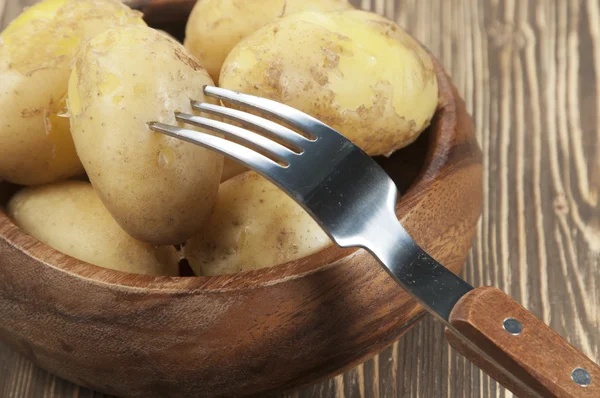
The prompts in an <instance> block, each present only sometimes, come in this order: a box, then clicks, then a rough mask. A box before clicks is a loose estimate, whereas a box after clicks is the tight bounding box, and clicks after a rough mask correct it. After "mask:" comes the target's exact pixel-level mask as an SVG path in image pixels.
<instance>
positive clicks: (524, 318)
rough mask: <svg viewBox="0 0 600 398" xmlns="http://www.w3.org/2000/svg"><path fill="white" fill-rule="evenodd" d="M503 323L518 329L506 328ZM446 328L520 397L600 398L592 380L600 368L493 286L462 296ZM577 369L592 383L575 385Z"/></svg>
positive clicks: (463, 350)
mask: <svg viewBox="0 0 600 398" xmlns="http://www.w3.org/2000/svg"><path fill="white" fill-rule="evenodd" d="M507 321H512V322H513V326H514V325H517V326H518V328H516V329H515V330H511V329H510V328H507V326H506V325H505V324H504V323H505V322H507ZM450 324H451V325H452V326H453V328H448V329H446V338H447V339H448V342H449V343H450V345H451V346H452V347H454V348H455V349H456V350H457V351H459V352H460V353H462V354H463V355H464V356H465V357H466V358H469V359H470V360H471V361H472V362H473V363H474V364H476V365H477V366H479V367H480V368H481V369H483V370H485V371H486V373H487V374H488V375H490V376H492V377H493V378H494V380H496V381H498V382H500V383H502V385H503V386H504V387H506V388H508V389H509V390H510V391H512V392H513V393H515V394H516V395H518V396H519V397H522V398H526V397H529V398H537V397H548V398H553V397H556V398H596V397H600V383H597V382H594V380H600V366H598V365H597V364H596V363H594V362H593V361H591V360H590V359H589V358H587V357H585V355H583V354H582V353H580V352H578V351H577V350H576V349H575V348H574V347H573V346H572V345H571V344H569V342H567V341H566V340H564V339H563V338H562V337H561V336H560V335H558V334H557V333H556V332H554V331H553V330H552V329H550V328H549V327H548V326H547V325H546V324H544V323H543V322H542V321H540V320H539V319H538V318H536V317H535V316H534V315H533V314H531V313H530V312H529V311H527V310H526V309H525V308H523V306H521V305H520V304H519V303H517V302H516V301H514V300H513V299H512V298H511V297H509V296H508V295H507V294H506V293H504V292H503V291H502V290H500V289H498V288H496V287H490V286H482V287H478V288H476V289H474V290H472V291H470V292H469V293H467V294H465V295H464V296H463V297H462V298H461V299H460V300H459V301H458V303H456V306H455V307H454V308H453V310H452V313H451V314H450ZM509 326H510V325H509ZM490 359H493V362H492V361H490ZM575 369H579V370H580V371H581V372H587V373H586V374H587V376H588V377H589V378H591V384H590V383H588V384H589V385H586V386H581V385H579V384H577V383H575V381H574V380H573V379H572V371H573V370H575Z"/></svg>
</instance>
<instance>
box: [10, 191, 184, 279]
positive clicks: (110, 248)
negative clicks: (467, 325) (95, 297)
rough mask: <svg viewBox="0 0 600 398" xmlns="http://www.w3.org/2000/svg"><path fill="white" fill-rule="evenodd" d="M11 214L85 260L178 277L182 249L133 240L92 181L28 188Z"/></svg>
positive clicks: (46, 240) (50, 243)
mask: <svg viewBox="0 0 600 398" xmlns="http://www.w3.org/2000/svg"><path fill="white" fill-rule="evenodd" d="M8 214H9V216H10V217H11V218H12V219H13V220H14V222H15V224H17V225H18V226H19V227H20V228H22V229H23V230H25V231H26V232H28V233H29V234H30V235H31V236H33V237H34V238H36V239H38V240H40V241H41V242H43V243H45V244H47V245H48V246H51V247H53V248H54V249H56V250H58V251H61V252H63V253H65V254H67V255H69V256H71V257H75V258H77V259H79V260H82V261H86V262H88V263H91V264H95V265H98V266H101V267H105V268H111V269H115V270H119V271H124V272H131V273H136V274H148V275H169V276H176V275H178V255H177V252H176V250H175V249H174V248H173V247H168V246H164V247H157V248H155V247H153V246H151V245H149V244H147V243H143V242H139V241H137V240H135V239H133V238H132V237H131V236H129V235H128V234H127V233H126V232H125V231H123V230H122V229H121V227H119V225H118V224H117V223H116V222H115V220H114V219H113V218H112V217H111V215H110V213H109V212H108V210H106V208H105V207H104V205H103V204H102V202H101V201H100V198H98V195H97V194H96V192H94V189H93V188H92V186H91V185H90V183H87V182H83V181H62V182H57V183H54V184H48V185H41V186H37V187H28V188H25V189H23V190H21V191H19V192H18V193H17V194H16V195H15V196H13V197H12V198H11V200H10V202H9V204H8Z"/></svg>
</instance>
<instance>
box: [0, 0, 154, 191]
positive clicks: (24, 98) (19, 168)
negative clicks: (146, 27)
mask: <svg viewBox="0 0 600 398" xmlns="http://www.w3.org/2000/svg"><path fill="white" fill-rule="evenodd" d="M143 23H144V22H143V21H142V19H141V14H140V13H138V12H135V11H132V10H131V9H129V8H128V7H126V6H124V5H123V4H121V2H120V1H117V0H46V1H43V2H41V3H39V4H36V5H35V6H33V7H31V8H28V9H27V10H26V11H25V12H23V13H22V14H21V15H20V16H19V17H18V18H17V19H15V20H14V21H13V22H12V23H11V24H10V25H9V26H8V27H7V28H6V30H4V31H3V32H2V34H1V35H0V178H1V179H5V180H7V181H10V182H13V183H17V184H25V185H31V184H41V183H47V182H51V181H57V180H61V179H66V178H68V177H71V176H74V175H77V174H80V173H82V172H83V168H82V165H81V162H80V161H79V159H78V158H77V154H76V153H75V147H74V146H73V140H72V138H71V134H70V132H69V118H68V115H66V112H67V110H66V106H65V99H66V96H67V82H68V80H69V70H70V66H71V63H72V62H73V58H74V56H75V54H76V53H77V51H78V49H79V47H80V46H81V45H82V43H85V42H86V41H87V40H89V39H91V38H92V37H93V36H95V35H97V34H98V33H100V32H103V31H104V30H106V29H108V28H110V27H113V26H118V25H125V24H143Z"/></svg>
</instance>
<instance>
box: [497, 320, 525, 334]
mask: <svg viewBox="0 0 600 398" xmlns="http://www.w3.org/2000/svg"><path fill="white" fill-rule="evenodd" d="M502 326H503V327H504V330H506V331H507V332H508V333H510V334H512V335H514V336H518V335H520V334H521V332H522V331H523V325H522V324H521V322H519V321H518V320H517V319H515V318H506V319H505V320H504V321H503V322H502Z"/></svg>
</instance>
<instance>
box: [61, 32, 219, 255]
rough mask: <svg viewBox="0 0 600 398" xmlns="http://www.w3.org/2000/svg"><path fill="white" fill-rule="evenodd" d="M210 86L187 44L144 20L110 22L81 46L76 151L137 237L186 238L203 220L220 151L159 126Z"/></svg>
mask: <svg viewBox="0 0 600 398" xmlns="http://www.w3.org/2000/svg"><path fill="white" fill-rule="evenodd" d="M207 84H213V82H212V80H211V78H210V77H209V76H208V74H207V73H206V71H205V70H204V69H202V67H200V65H199V64H198V62H197V61H196V60H195V59H194V58H192V57H191V56H190V55H189V54H188V52H187V51H186V50H185V48H184V47H183V46H182V45H181V44H179V43H177V42H176V41H174V40H172V39H170V38H169V37H167V36H165V35H163V34H161V33H159V32H157V31H155V30H153V29H150V28H147V27H143V26H128V27H120V28H115V29H111V30H108V31H106V32H104V33H102V34H100V35H98V36H97V37H95V38H94V39H93V40H91V41H90V42H89V43H88V44H87V45H86V47H85V48H84V49H83V50H82V52H81V54H80V56H79V57H78V58H77V61H76V62H75V65H74V67H73V70H72V73H71V78H70V81H69V99H68V106H69V112H70V113H71V130H72V134H73V139H74V141H75V146H76V148H77V153H78V154H79V157H80V158H81V160H82V162H83V165H84V167H85V170H86V172H87V174H88V177H89V179H90V181H91V183H92V185H93V186H94V188H96V190H97V191H98V194H99V195H100V198H101V199H102V202H104V204H105V205H106V207H107V208H108V210H109V211H110V213H111V214H112V215H113V217H114V218H115V219H116V220H117V222H118V223H119V224H120V225H121V227H122V228H123V229H124V230H125V231H127V232H128V233H129V234H131V235H132V236H133V237H134V238H136V239H139V240H142V241H145V242H150V243H153V244H177V243H182V242H184V241H185V240H186V239H188V238H189V237H190V236H192V235H193V234H195V233H197V232H198V231H199V230H200V229H201V228H202V226H203V224H204V222H205V220H206V218H207V217H208V215H209V214H210V212H211V209H212V207H213V204H214V201H215V199H216V196H217V191H218V189H219V182H220V178H221V171H222V167H223V157H222V156H221V155H218V154H216V153H215V152H212V151H210V150H208V149H204V148H200V147H198V146H195V145H193V144H190V143H186V142H183V141H181V140H179V139H176V138H171V137H168V136H165V135H162V134H159V133H154V132H153V131H151V130H150V129H149V127H148V124H147V123H148V122H150V121H158V122H164V123H169V124H177V122H176V120H175V116H174V112H175V111H181V112H187V113H191V112H192V109H191V104H190V99H195V100H199V101H203V100H204V93H203V86H204V85H207Z"/></svg>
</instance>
